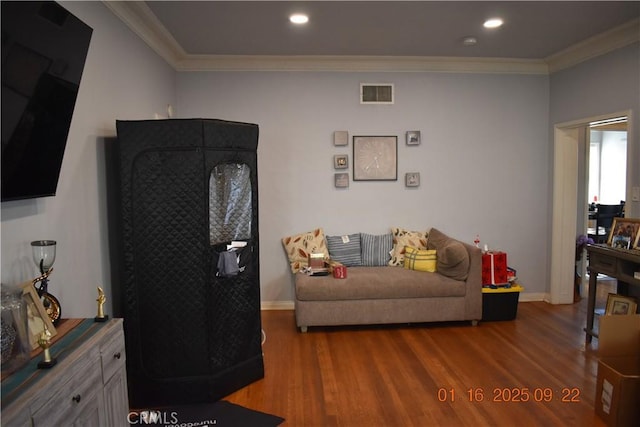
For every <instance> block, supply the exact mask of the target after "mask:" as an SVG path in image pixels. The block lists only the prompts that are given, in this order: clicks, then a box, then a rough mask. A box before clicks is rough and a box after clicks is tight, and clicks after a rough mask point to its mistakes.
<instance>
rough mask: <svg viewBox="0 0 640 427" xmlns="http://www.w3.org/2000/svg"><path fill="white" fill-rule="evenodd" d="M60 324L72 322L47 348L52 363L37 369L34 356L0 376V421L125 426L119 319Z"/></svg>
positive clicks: (6, 426) (124, 377)
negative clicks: (0, 383) (21, 366)
mask: <svg viewBox="0 0 640 427" xmlns="http://www.w3.org/2000/svg"><path fill="white" fill-rule="evenodd" d="M63 322H73V326H72V327H70V328H68V329H66V330H64V332H63V333H64V335H62V334H61V336H59V337H56V342H55V343H54V344H53V345H52V346H51V349H50V352H51V356H52V357H55V358H56V359H57V363H56V365H55V366H53V367H52V368H50V369H38V368H37V364H38V362H39V361H40V360H42V355H41V354H39V355H36V356H34V357H33V358H32V359H31V361H30V362H29V363H28V364H27V365H26V366H25V367H23V368H22V369H20V370H18V371H16V372H14V373H13V374H11V375H10V376H8V377H7V378H3V380H2V413H1V414H0V415H1V417H2V425H3V426H4V427H11V426H34V427H40V426H62V425H73V426H92V427H93V426H109V427H111V426H128V425H129V423H128V421H127V416H128V413H129V399H128V397H127V373H126V366H125V360H126V357H125V347H124V333H123V328H122V319H112V320H109V321H107V322H104V323H97V322H94V320H93V319H81V320H80V319H67V320H63ZM59 329H60V331H61V332H62V328H59Z"/></svg>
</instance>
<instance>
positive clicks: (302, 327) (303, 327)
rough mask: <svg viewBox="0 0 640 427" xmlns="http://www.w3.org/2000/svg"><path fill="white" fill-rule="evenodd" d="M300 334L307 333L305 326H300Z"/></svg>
mask: <svg viewBox="0 0 640 427" xmlns="http://www.w3.org/2000/svg"><path fill="white" fill-rule="evenodd" d="M300 332H302V333H303V334H306V333H307V327H306V326H300Z"/></svg>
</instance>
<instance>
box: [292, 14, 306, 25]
mask: <svg viewBox="0 0 640 427" xmlns="http://www.w3.org/2000/svg"><path fill="white" fill-rule="evenodd" d="M289 21H291V22H293V23H294V24H306V23H307V22H309V17H308V16H307V15H304V14H302V13H296V14H293V15H291V16H290V17H289Z"/></svg>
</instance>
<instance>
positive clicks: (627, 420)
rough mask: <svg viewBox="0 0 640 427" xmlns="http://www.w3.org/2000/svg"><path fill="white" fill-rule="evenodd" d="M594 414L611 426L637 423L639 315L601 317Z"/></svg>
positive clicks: (639, 417) (639, 415)
mask: <svg viewBox="0 0 640 427" xmlns="http://www.w3.org/2000/svg"><path fill="white" fill-rule="evenodd" d="M599 323H600V325H599V332H598V356H599V358H600V360H599V361H598V378H597V383H596V398H595V401H594V405H595V410H596V414H598V416H599V417H600V418H602V420H603V421H604V422H605V423H606V424H607V425H608V426H610V427H612V426H637V425H638V421H639V420H640V315H638V314H636V315H631V316H626V315H605V316H600V320H599Z"/></svg>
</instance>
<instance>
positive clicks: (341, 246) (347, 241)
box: [326, 233, 362, 267]
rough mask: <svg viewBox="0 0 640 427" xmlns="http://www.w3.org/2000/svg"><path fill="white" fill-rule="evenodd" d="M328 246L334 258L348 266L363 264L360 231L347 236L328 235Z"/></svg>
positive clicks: (330, 254)
mask: <svg viewBox="0 0 640 427" xmlns="http://www.w3.org/2000/svg"><path fill="white" fill-rule="evenodd" d="M326 238H327V247H328V249H329V256H330V257H331V259H332V260H334V261H338V262H340V263H342V264H344V265H346V266H347V267H355V266H358V265H362V255H361V251H360V233H355V234H349V235H346V236H327V237H326Z"/></svg>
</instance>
